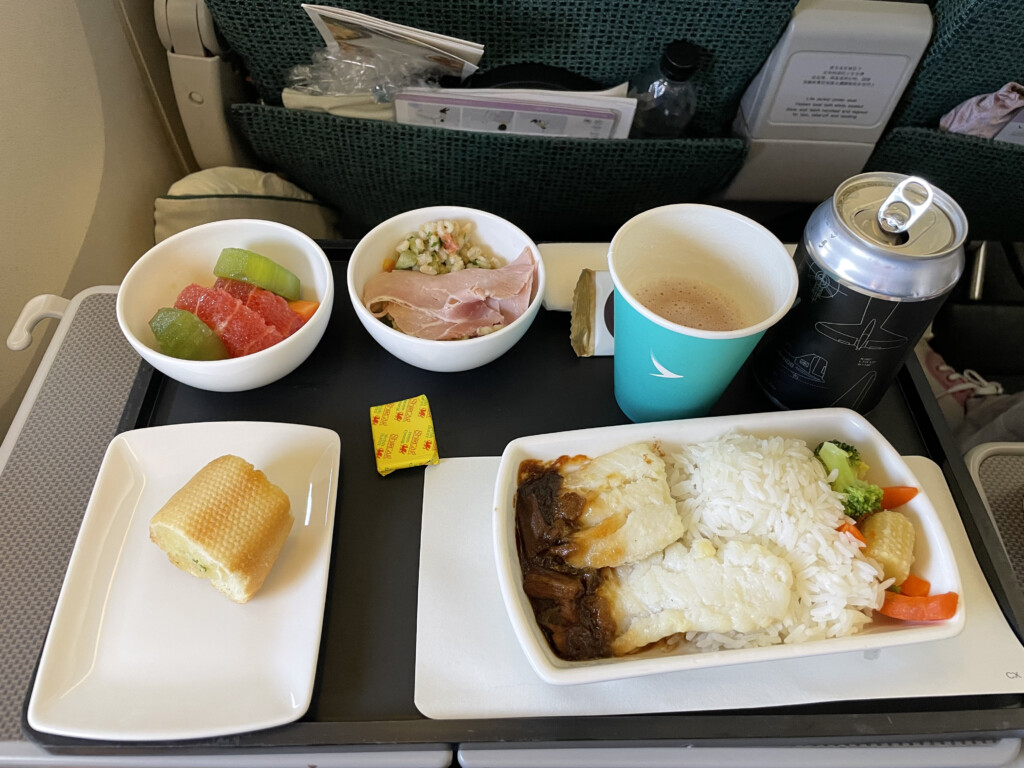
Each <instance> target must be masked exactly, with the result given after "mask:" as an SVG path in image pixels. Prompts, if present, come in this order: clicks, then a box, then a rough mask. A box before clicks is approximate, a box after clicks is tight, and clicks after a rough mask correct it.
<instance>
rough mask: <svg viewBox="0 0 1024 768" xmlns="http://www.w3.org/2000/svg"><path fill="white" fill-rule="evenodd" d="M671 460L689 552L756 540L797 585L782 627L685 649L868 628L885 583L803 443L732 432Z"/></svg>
mask: <svg viewBox="0 0 1024 768" xmlns="http://www.w3.org/2000/svg"><path fill="white" fill-rule="evenodd" d="M668 458H669V461H668V464H669V468H670V469H669V485H670V487H671V489H672V494H673V496H674V497H675V498H676V500H677V505H678V508H679V513H680V515H681V516H682V518H683V523H684V524H685V526H686V531H687V532H686V534H685V535H684V536H683V538H682V539H681V541H682V542H683V543H684V544H686V545H687V546H689V545H690V544H691V543H692V541H693V540H694V539H695V538H707V539H709V540H710V541H711V542H712V543H713V544H714V545H715V547H716V548H720V547H721V546H722V545H723V544H725V542H727V541H730V540H733V541H736V540H739V541H749V542H756V543H758V544H761V545H762V546H764V547H766V548H767V549H769V550H770V551H771V552H773V553H774V554H776V555H778V556H779V557H782V558H784V559H785V560H787V561H788V562H789V564H790V566H791V567H792V569H793V577H794V585H793V589H794V594H793V599H792V601H791V602H790V607H789V612H788V613H787V614H786V615H785V616H784V617H783V618H782V619H781V620H779V621H777V622H775V623H774V624H772V625H770V626H768V627H766V628H765V629H762V630H760V631H757V632H752V633H748V634H740V633H729V634H718V633H709V632H691V633H688V634H687V637H686V639H687V640H688V641H690V642H692V643H694V644H695V645H696V646H697V647H699V648H701V649H702V650H709V651H710V650H719V649H722V648H744V647H759V646H766V645H774V644H777V643H798V642H806V641H810V640H822V639H826V638H830V637H841V636H844V635H850V634H854V633H855V632H857V631H858V630H859V629H861V628H862V627H863V626H864V625H865V624H867V623H868V622H870V621H871V613H872V610H873V609H875V608H877V607H879V606H881V604H882V599H883V584H882V581H881V578H882V575H881V573H880V571H879V569H878V568H877V566H876V565H875V564H874V563H873V562H872V561H870V560H868V559H867V558H865V557H864V555H863V554H861V550H860V548H859V547H858V546H857V542H855V541H854V540H853V539H852V538H851V537H850V536H849V535H847V534H845V533H840V532H839V531H837V530H836V529H837V528H838V527H839V526H840V525H841V524H842V523H843V522H845V521H847V518H846V515H845V514H844V513H843V506H842V502H841V501H840V499H839V498H838V496H837V495H836V494H835V493H834V492H833V491H832V489H831V488H830V487H829V485H828V482H827V478H826V475H825V470H824V468H823V467H822V465H821V463H820V462H819V461H818V460H817V459H815V458H814V454H813V452H812V451H811V448H809V447H808V445H807V444H806V443H805V442H804V441H802V440H794V439H787V438H782V437H771V438H767V439H762V438H758V437H753V436H751V435H738V434H730V435H728V436H726V437H723V438H721V439H718V440H713V441H708V442H703V443H693V444H689V445H685V446H683V447H682V448H680V449H678V450H675V451H673V452H672V453H671V455H670V456H669V457H668Z"/></svg>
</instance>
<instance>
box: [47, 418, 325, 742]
mask: <svg viewBox="0 0 1024 768" xmlns="http://www.w3.org/2000/svg"><path fill="white" fill-rule="evenodd" d="M227 453H233V454H235V455H238V456H241V457H242V458H244V459H246V460H247V461H249V462H251V463H252V464H253V465H254V466H255V467H256V468H257V469H260V470H262V471H263V472H265V473H266V475H267V477H268V478H269V479H270V481H271V482H273V483H275V484H276V485H279V486H280V487H281V488H282V489H283V490H284V491H285V493H287V494H288V497H289V499H290V500H291V512H292V515H293V516H294V518H295V523H294V525H293V527H292V531H291V533H290V535H289V537H288V540H287V541H286V542H285V544H284V547H283V548H282V550H281V553H280V555H279V557H278V559H277V561H276V563H275V564H274V567H273V569H272V570H271V572H270V575H269V576H268V577H267V580H266V582H265V583H264V584H263V587H262V588H261V589H260V591H259V592H258V593H257V594H256V595H255V596H254V597H253V598H252V600H251V601H250V602H248V603H245V604H236V603H232V602H231V601H230V600H229V599H228V598H227V597H226V596H225V595H223V594H221V593H220V592H218V591H216V590H215V589H213V588H212V587H211V586H210V585H209V583H207V582H206V581H205V580H201V579H197V578H194V577H192V576H190V575H189V574H187V573H184V572H183V571H180V570H179V569H177V568H176V567H175V566H173V565H172V564H171V563H170V562H169V561H168V559H167V556H166V554H164V552H163V551H161V550H160V549H159V548H158V547H157V546H156V545H155V544H153V543H152V542H151V541H150V540H149V520H150V518H151V517H152V516H153V515H154V514H155V513H156V512H157V510H159V509H160V507H161V506H162V505H163V504H164V503H165V502H166V501H167V499H168V498H169V497H170V496H171V495H172V494H173V493H174V492H175V491H177V490H178V489H179V488H181V487H182V486H183V485H184V484H185V483H186V482H187V481H188V480H189V479H190V478H191V477H192V476H193V475H194V474H195V473H196V472H197V471H198V470H199V469H201V468H202V467H203V466H204V465H205V464H206V463H208V462H209V461H211V460H212V459H214V458H216V457H218V456H221V455H224V454H227ZM340 454H341V443H340V439H339V437H338V435H337V433H335V432H333V431H331V430H328V429H322V428H319V427H309V426H304V425H297V424H277V423H269V422H206V423H197V424H180V425H172V426H164V427H152V428H148V429H140V430H135V431H132V432H126V433H123V434H121V435H118V436H117V437H115V438H114V439H113V440H112V441H111V443H110V445H109V446H108V448H107V452H106V454H105V455H104V458H103V462H102V464H101V466H100V470H99V474H98V475H97V478H96V484H95V486H94V488H93V492H92V496H91V497H90V500H89V504H88V506H87V508H86V511H85V515H84V517H83V520H82V526H81V529H80V531H79V535H78V539H77V541H76V542H75V547H74V550H73V552H72V554H71V559H70V562H69V564H68V570H67V574H66V575H65V578H64V584H63V586H62V588H61V593H60V596H59V598H58V600H57V606H56V609H55V611H54V615H53V621H52V623H51V625H50V630H49V633H48V635H47V638H46V642H45V644H44V646H43V651H42V655H41V657H40V662H39V668H38V671H37V674H36V678H35V682H34V685H33V688H32V693H31V696H30V699H29V704H28V709H27V717H28V723H29V725H30V726H31V727H32V728H34V729H35V730H37V731H41V732H44V733H53V734H57V735H61V736H72V737H81V738H94V739H112V740H123V741H139V740H146V741H150V740H165V739H189V738H203V737H211V736H220V735H226V734H232V733H239V732H243V731H249V730H256V729H260V728H268V727H272V726H275V725H281V724H284V723H288V722H291V721H293V720H295V719H297V718H299V717H301V716H302V715H303V714H304V713H305V712H306V710H307V709H308V707H309V703H310V700H311V697H312V691H313V681H314V677H315V672H316V664H317V656H318V653H319V647H320V633H321V628H322V624H323V612H324V598H325V594H326V588H327V577H328V573H329V569H330V556H331V545H332V539H333V530H334V517H335V502H336V500H337V492H338V472H339V463H340ZM40 533H41V535H45V532H40Z"/></svg>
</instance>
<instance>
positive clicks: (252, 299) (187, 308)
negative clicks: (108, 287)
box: [117, 219, 334, 392]
mask: <svg viewBox="0 0 1024 768" xmlns="http://www.w3.org/2000/svg"><path fill="white" fill-rule="evenodd" d="M333 304H334V278H333V275H332V273H331V265H330V262H329V261H328V260H327V256H326V255H325V254H324V252H323V249H321V248H320V246H318V245H317V244H316V242H315V241H313V240H312V239H311V238H310V237H308V236H307V235H305V234H303V233H302V232H299V231H298V230H296V229H293V228H291V227H288V226H286V225H284V224H279V223H277V222H273V221H263V220H260V219H230V220H225V221H215V222H211V223H209V224H202V225H200V226H197V227H193V228H191V229H187V230H185V231H183V232H179V233H177V234H175V235H172V236H171V237H169V238H167V239H166V240H163V241H161V242H159V243H157V244H156V245H155V246H154V247H153V248H151V249H150V250H149V251H147V252H146V253H145V254H144V255H143V256H142V257H141V258H140V259H139V260H138V261H137V262H135V264H134V265H133V266H132V267H131V269H129V270H128V273H127V274H126V275H125V277H124V280H122V281H121V285H120V287H119V289H118V292H117V322H118V325H120V327H121V331H122V332H123V333H124V335H125V338H126V339H128V343H129V344H131V345H132V347H133V348H134V349H135V351H137V352H138V353H139V354H140V355H141V356H142V357H143V359H144V360H146V361H147V362H148V363H149V364H150V365H152V366H153V367H154V368H156V369H157V370H158V371H160V372H161V373H163V374H165V375H167V376H169V377H170V378H172V379H175V380H176V381H180V382H182V383H183V384H188V385H190V386H193V387H197V388H199V389H205V390H211V391H215V392H239V391H242V390H247V389H254V388H256V387H261V386H264V385H266V384H269V383H271V382H273V381H276V380H278V379H280V378H281V377H283V376H285V375H287V374H289V373H291V372H292V371H293V370H295V369H296V368H297V367H298V366H299V365H300V364H301V363H302V362H303V361H304V360H305V359H306V358H307V357H309V355H310V353H312V351H313V349H314V348H315V347H316V345H317V344H318V343H319V341H320V339H321V338H322V337H323V335H324V331H325V330H326V329H327V322H328V320H329V319H330V315H331V309H332V307H333Z"/></svg>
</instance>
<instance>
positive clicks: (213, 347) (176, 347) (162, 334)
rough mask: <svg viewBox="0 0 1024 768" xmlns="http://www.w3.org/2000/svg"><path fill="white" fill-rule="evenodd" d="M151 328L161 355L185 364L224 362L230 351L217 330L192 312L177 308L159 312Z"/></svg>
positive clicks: (165, 308)
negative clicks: (194, 361) (189, 361)
mask: <svg viewBox="0 0 1024 768" xmlns="http://www.w3.org/2000/svg"><path fill="white" fill-rule="evenodd" d="M149 327H150V328H151V329H152V331H153V335H154V336H156V341H157V344H159V345H160V351H161V352H163V353H164V354H165V355H169V356H170V357H177V358H180V359H182V360H223V359H224V358H226V357H227V356H228V350H227V347H225V346H224V342H222V341H221V340H220V338H218V336H217V334H216V333H214V332H213V330H212V329H211V328H210V326H208V325H207V324H206V323H204V322H203V321H202V320H200V319H199V318H198V317H196V316H195V315H194V314H192V313H191V312H189V311H187V310H184V309H175V308H173V307H163V308H162V309H158V310H157V312H156V314H155V315H153V319H152V320H150V321H149Z"/></svg>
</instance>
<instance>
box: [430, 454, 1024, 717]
mask: <svg viewBox="0 0 1024 768" xmlns="http://www.w3.org/2000/svg"><path fill="white" fill-rule="evenodd" d="M906 461H907V464H908V465H909V466H910V468H911V469H912V470H913V472H914V473H915V475H916V476H917V477H918V478H919V480H920V481H921V485H922V487H923V488H924V489H925V491H926V492H927V493H928V495H929V497H930V498H931V500H932V502H933V504H934V505H935V508H936V510H937V511H938V514H939V516H940V518H941V520H942V523H943V525H944V526H945V528H946V531H947V533H948V535H949V538H950V542H951V544H952V546H953V550H954V553H955V556H956V559H957V565H958V567H959V570H960V576H961V579H962V581H963V593H964V594H963V599H964V604H965V606H966V611H967V621H966V626H965V627H964V630H963V631H962V632H961V633H960V634H959V635H957V636H956V637H953V638H949V639H946V640H938V641H934V642H928V643H922V644H913V645H906V646H900V647H894V648H886V649H882V650H874V651H869V652H866V653H864V652H848V653H841V654H826V655H822V656H814V657H809V658H799V659H785V660H780V661H765V662H759V663H756V664H737V665H733V666H725V667H715V668H711V669H696V670H689V671H685V672H677V673H671V674H664V675H653V676H649V677H643V678H633V679H629V680H620V681H615V682H608V683H593V684H585V685H568V686H554V685H548V684H546V683H544V682H543V681H541V679H540V678H539V677H537V675H536V674H535V673H534V671H533V669H532V667H531V666H530V664H529V662H528V661H527V659H526V656H525V655H524V654H523V652H522V650H521V649H520V646H519V643H518V641H517V639H516V637H515V634H514V633H513V630H512V627H511V624H510V623H509V620H508V616H507V614H506V612H505V606H504V603H503V601H502V597H501V594H500V591H499V587H498V577H497V573H496V570H495V566H494V554H493V547H492V544H491V499H492V494H493V488H494V480H495V476H496V473H497V469H498V462H499V459H498V458H490V457H488V458H466V459H445V460H442V461H441V463H440V464H438V465H436V466H432V467H428V468H427V471H426V474H425V480H424V500H423V523H422V534H421V549H420V578H419V597H418V610H417V627H416V673H415V697H414V700H415V704H416V707H417V708H418V709H419V711H420V712H422V713H423V714H424V715H425V716H426V717H429V718H434V719H470V718H506V717H545V716H558V715H563V716H579V715H621V714H641V713H659V712H692V711H707V710H721V709H730V710H731V709H743V708H758V707H776V706H786V705H797V704H808V703H815V702H828V701H841V700H857V699H892V698H914V697H927V696H957V695H971V694H974V695H980V694H1004V693H1021V692H1024V680H1022V679H1021V675H1018V674H1015V673H1017V672H1018V671H1020V670H1024V647H1022V646H1021V644H1020V643H1019V642H1018V640H1017V638H1016V636H1015V635H1014V633H1013V631H1012V630H1011V629H1010V627H1009V625H1008V624H1007V622H1006V620H1005V619H1004V618H1003V615H1002V613H1001V612H1000V610H999V607H998V605H997V604H996V601H995V598H994V597H993V595H992V591H991V589H990V588H989V586H988V584H987V582H986V581H985V578H984V576H983V575H982V572H981V568H980V567H979V565H978V561H977V559H976V558H975V556H974V553H973V551H972V550H971V547H970V543H969V541H968V539H967V534H966V532H965V530H964V527H963V524H962V523H961V522H960V518H959V515H958V513H957V510H956V506H955V504H954V502H953V499H952V497H951V495H950V492H949V489H948V487H947V485H946V482H945V479H944V478H943V475H942V471H941V470H940V469H939V467H938V466H937V465H936V464H935V463H934V462H932V461H931V460H929V459H926V458H922V457H914V456H912V457H907V458H906ZM453 536H457V537H458V539H459V541H458V543H457V544H455V543H453ZM826 642H827V641H826ZM981 648H984V649H985V650H984V652H983V653H979V652H978V649H981Z"/></svg>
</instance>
